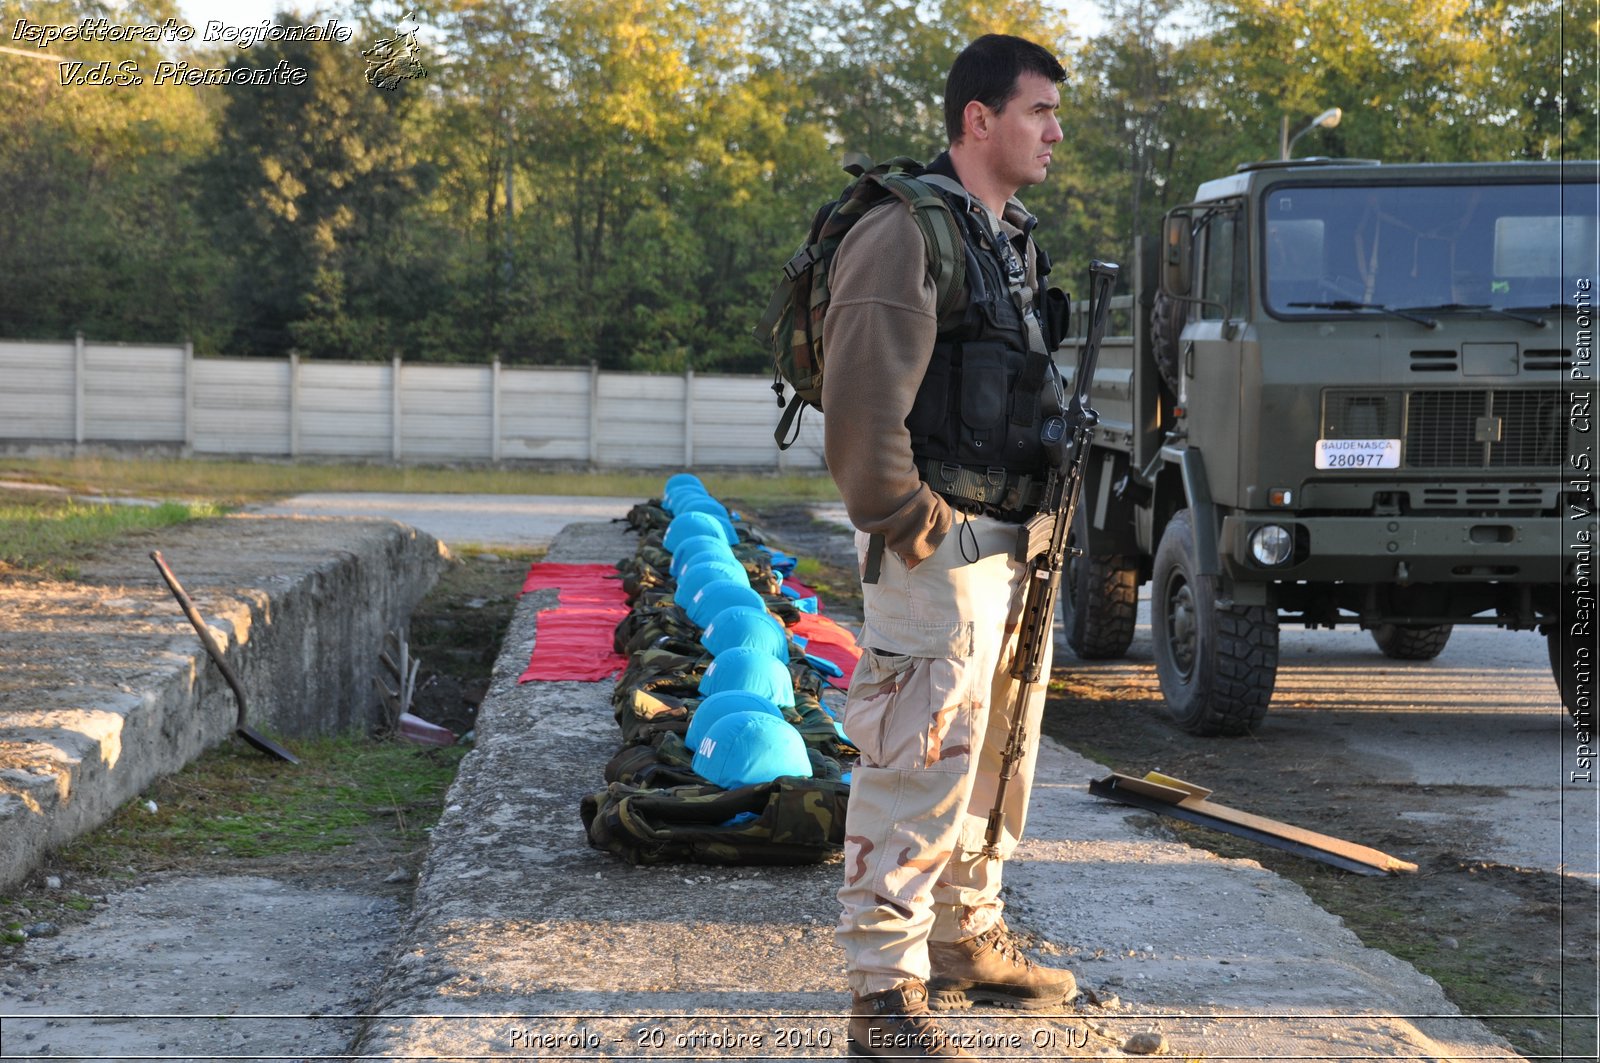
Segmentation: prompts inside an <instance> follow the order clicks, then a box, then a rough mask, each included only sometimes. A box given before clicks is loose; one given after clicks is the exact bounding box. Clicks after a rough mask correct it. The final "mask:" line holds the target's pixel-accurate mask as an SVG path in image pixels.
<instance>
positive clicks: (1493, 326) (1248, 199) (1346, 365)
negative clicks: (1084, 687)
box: [1063, 160, 1597, 734]
mask: <svg viewBox="0 0 1600 1063" xmlns="http://www.w3.org/2000/svg"><path fill="white" fill-rule="evenodd" d="M1595 174H1596V168H1595V166H1594V165H1593V164H1587V165H1577V166H1574V165H1572V164H1567V165H1562V164H1559V163H1481V164H1480V163H1474V164H1408V165H1379V164H1377V163H1373V162H1368V161H1362V160H1297V161H1294V162H1287V163H1264V164H1255V165H1247V166H1244V167H1241V168H1240V170H1239V171H1238V172H1236V173H1234V174H1230V175H1228V176H1226V177H1223V178H1219V179H1217V180H1213V181H1208V182H1206V183H1205V184H1203V185H1201V187H1200V189H1199V190H1198V192H1197V194H1196V196H1195V198H1194V200H1193V201H1192V202H1190V203H1188V204H1185V205H1183V206H1181V207H1178V208H1176V209H1174V210H1173V211H1170V212H1169V213H1168V214H1167V216H1166V218H1165V220H1164V223H1163V228H1162V235H1161V238H1160V239H1159V241H1146V242H1144V243H1143V244H1142V245H1141V248H1140V254H1139V256H1138V260H1137V263H1136V269H1135V271H1134V272H1135V275H1136V277H1137V278H1138V284H1137V290H1136V292H1135V295H1134V297H1133V298H1132V299H1130V300H1129V310H1130V317H1131V323H1132V330H1131V335H1129V336H1126V337H1124V342H1123V343H1121V344H1112V343H1107V344H1106V345H1105V347H1104V348H1103V350H1102V354H1101V368H1100V370H1099V371H1098V372H1097V373H1096V378H1095V381H1094V384H1093V388H1092V392H1091V394H1092V395H1093V397H1094V404H1095V407H1096V409H1097V410H1098V411H1099V413H1100V418H1101V428H1100V430H1099V433H1098V435H1097V437H1096V441H1095V451H1094V452H1093V454H1092V455H1091V460H1090V461H1089V463H1088V464H1089V469H1090V474H1089V476H1088V477H1087V478H1086V482H1085V485H1084V496H1083V497H1084V503H1083V505H1082V506H1081V507H1080V509H1081V512H1082V515H1081V517H1080V519H1079V520H1078V522H1077V527H1076V528H1075V529H1074V537H1075V543H1076V545H1078V546H1079V547H1080V548H1081V550H1082V551H1083V552H1082V556H1080V557H1078V558H1076V559H1075V560H1074V562H1073V566H1074V567H1073V570H1072V571H1070V572H1069V574H1068V579H1067V580H1066V581H1065V582H1066V585H1067V586H1066V593H1065V594H1064V595H1063V598H1064V612H1065V619H1066V622H1067V636H1068V641H1069V644H1071V645H1072V647H1073V649H1074V650H1075V651H1076V652H1078V653H1079V654H1080V655H1081V656H1086V657H1105V656H1119V655H1120V654H1121V653H1123V652H1125V651H1126V649H1127V645H1128V641H1129V640H1130V639H1131V636H1132V612H1133V595H1134V594H1135V593H1136V589H1137V586H1138V585H1139V584H1141V583H1144V582H1149V583H1150V584H1151V593H1150V598H1151V627H1152V638H1153V642H1154V647H1153V648H1154V653H1155V658H1156V666H1157V672H1158V675H1159V677H1160V680H1161V685H1162V691H1163V694H1164V696H1165V698H1166V701H1167V703H1168V705H1169V707H1170V708H1171V709H1172V711H1173V713H1174V714H1175V715H1176V717H1177V718H1178V720H1179V722H1180V723H1181V724H1182V725H1183V726H1185V727H1186V728H1188V729H1190V730H1192V731H1195V732H1196V733H1206V734H1216V733H1240V732H1245V731H1249V730H1251V729H1253V728H1254V727H1256V726H1257V725H1258V724H1259V723H1260V722H1261V720H1262V718H1263V716H1264V714H1265V713H1266V710H1267V706H1268V703H1269V702H1270V699H1271V694H1272V687H1273V684H1274V680H1275V676H1276V670H1277V644H1278V628H1279V625H1280V624H1281V623H1286V622H1287V623H1300V624H1304V625H1305V626H1307V627H1333V626H1335V625H1338V624H1357V625H1359V626H1361V627H1362V628H1364V629H1367V630H1369V631H1371V632H1372V635H1373V638H1374V640H1375V641H1376V643H1377V646H1378V648H1379V650H1380V651H1381V652H1382V653H1384V654H1385V655H1387V656H1389V657H1392V658H1401V659H1425V658H1428V657H1432V656H1435V655H1437V654H1438V653H1439V652H1440V650H1442V649H1443V647H1444V646H1445V644H1446V641H1447V640H1448V638H1449V636H1450V633H1451V630H1452V628H1453V626H1454V625H1457V624H1493V625H1498V626H1500V627H1504V628H1509V629H1523V630H1527V629H1537V630H1539V631H1541V632H1543V633H1545V635H1546V638H1547V640H1548V642H1549V645H1550V648H1551V654H1550V656H1551V663H1552V668H1553V669H1554V670H1555V673H1556V675H1557V678H1558V681H1560V685H1561V688H1562V693H1563V698H1564V700H1565V701H1566V703H1567V705H1568V707H1569V708H1574V706H1575V701H1576V699H1577V698H1579V696H1580V692H1579V691H1578V690H1577V689H1576V687H1575V685H1574V683H1573V682H1572V681H1571V676H1572V675H1573V674H1574V668H1573V666H1572V665H1573V662H1572V661H1571V659H1570V655H1568V656H1566V657H1563V654H1564V653H1565V651H1564V650H1563V648H1562V647H1563V646H1565V645H1566V644H1567V643H1568V642H1569V641H1570V640H1571V636H1570V632H1565V633H1564V632H1563V625H1562V617H1563V615H1570V614H1571V612H1572V609H1571V603H1570V601H1569V602H1567V603H1565V604H1564V602H1563V595H1564V594H1566V595H1568V596H1569V597H1570V595H1571V594H1572V593H1574V591H1575V589H1576V588H1577V587H1578V584H1579V582H1580V577H1583V578H1585V579H1586V578H1587V577H1586V573H1587V566H1586V565H1584V568H1583V571H1582V572H1580V571H1579V568H1578V566H1579V565H1580V564H1581V563H1582V562H1580V561H1579V560H1578V559H1577V558H1575V556H1574V553H1573V551H1572V550H1571V549H1569V546H1570V544H1571V543H1572V542H1574V541H1576V538H1577V537H1578V533H1579V530H1580V529H1589V528H1592V526H1593V524H1594V519H1595V518H1594V495H1593V490H1592V484H1591V477H1592V472H1591V471H1590V470H1589V469H1588V468H1587V467H1586V466H1585V465H1584V464H1583V463H1585V462H1590V461H1592V460H1593V457H1592V453H1591V452H1592V449H1593V435H1592V430H1591V428H1590V426H1589V424H1588V420H1587V418H1588V416H1589V412H1590V411H1589V404H1590V403H1591V402H1592V399H1593V395H1594V383H1593V381H1594V373H1593V362H1592V338H1587V337H1589V336H1590V335H1591V334H1590V333H1588V332H1587V331H1583V332H1580V324H1581V328H1582V329H1583V330H1587V329H1588V328H1589V325H1588V321H1589V315H1590V313H1591V310H1592V299H1593V286H1594V284H1595V283H1596V277H1595V273H1596V262H1597V249H1596V240H1597V224H1596V184H1595ZM1580 318H1581V323H1580ZM1585 534H1590V533H1589V532H1587V531H1585ZM1563 676H1565V677H1566V678H1565V679H1563ZM1583 696H1585V697H1586V696H1587V695H1583ZM1574 711H1576V710H1575V709H1574Z"/></svg>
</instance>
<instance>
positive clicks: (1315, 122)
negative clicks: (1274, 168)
mask: <svg viewBox="0 0 1600 1063" xmlns="http://www.w3.org/2000/svg"><path fill="white" fill-rule="evenodd" d="M1343 117H1344V111H1342V110H1340V109H1339V108H1337V107H1329V108H1328V109H1327V110H1326V111H1323V112H1322V113H1321V114H1319V115H1317V116H1316V117H1315V118H1313V119H1312V120H1311V123H1310V124H1309V125H1307V126H1306V127H1305V128H1304V129H1301V130H1300V131H1299V132H1298V133H1296V134H1295V135H1294V136H1292V137H1291V136H1290V135H1289V117H1288V115H1285V116H1284V118H1283V125H1282V126H1281V127H1280V132H1279V134H1278V158H1279V159H1287V158H1288V157H1289V153H1290V152H1292V151H1293V150H1294V142H1295V141H1297V140H1299V139H1300V138H1301V137H1303V136H1305V135H1306V134H1307V133H1309V132H1311V131H1312V130H1313V129H1316V128H1318V127H1319V126H1320V127H1321V128H1323V129H1332V128H1333V127H1334V126H1336V125H1338V124H1339V119H1341V118H1343Z"/></svg>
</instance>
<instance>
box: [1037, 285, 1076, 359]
mask: <svg viewBox="0 0 1600 1063" xmlns="http://www.w3.org/2000/svg"><path fill="white" fill-rule="evenodd" d="M1043 311H1044V312H1043V313H1042V314H1041V315H1040V316H1041V317H1043V318H1044V342H1045V346H1046V347H1048V348H1050V351H1051V353H1054V352H1055V349H1056V348H1057V347H1059V346H1061V342H1062V341H1063V340H1065V339H1066V338H1067V337H1068V336H1070V335H1071V334H1072V296H1070V295H1068V294H1067V293H1066V292H1064V291H1062V290H1061V289H1060V288H1048V289H1046V290H1045V293H1044V307H1043Z"/></svg>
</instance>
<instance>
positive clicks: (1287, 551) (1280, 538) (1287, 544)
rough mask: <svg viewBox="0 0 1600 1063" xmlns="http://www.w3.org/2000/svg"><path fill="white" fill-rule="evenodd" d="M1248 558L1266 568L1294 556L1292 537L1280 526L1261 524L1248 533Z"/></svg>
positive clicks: (1286, 529)
mask: <svg viewBox="0 0 1600 1063" xmlns="http://www.w3.org/2000/svg"><path fill="white" fill-rule="evenodd" d="M1250 556H1251V557H1253V558H1255V559H1256V564H1258V565H1264V566H1266V567H1268V568H1271V567H1273V566H1274V565H1281V564H1283V563H1284V562H1286V561H1288V560H1289V558H1290V557H1292V556H1294V536H1293V535H1291V534H1290V533H1289V529H1288V528H1285V527H1283V526H1282V525H1280V524H1263V525H1262V526H1261V527H1259V528H1257V529H1256V530H1255V531H1253V532H1251V533H1250Z"/></svg>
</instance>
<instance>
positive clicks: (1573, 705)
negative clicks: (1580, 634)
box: [1544, 625, 1594, 720]
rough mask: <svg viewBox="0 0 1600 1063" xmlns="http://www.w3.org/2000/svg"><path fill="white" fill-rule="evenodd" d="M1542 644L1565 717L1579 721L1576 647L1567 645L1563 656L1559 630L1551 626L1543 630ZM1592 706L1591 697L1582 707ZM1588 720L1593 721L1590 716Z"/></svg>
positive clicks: (1588, 707)
mask: <svg viewBox="0 0 1600 1063" xmlns="http://www.w3.org/2000/svg"><path fill="white" fill-rule="evenodd" d="M1544 644H1545V648H1546V650H1548V652H1549V654H1550V674H1551V675H1552V676H1554V677H1555V680H1556V688H1557V689H1558V690H1560V691H1561V704H1562V705H1563V706H1565V707H1566V710H1567V715H1569V716H1571V717H1572V718H1573V719H1574V720H1576V719H1579V716H1578V711H1579V705H1578V676H1577V669H1576V667H1575V666H1576V664H1577V663H1578V662H1577V654H1576V652H1575V651H1576V649H1577V647H1576V646H1573V645H1570V644H1569V645H1568V646H1567V652H1566V654H1565V655H1563V654H1562V652H1561V628H1560V627H1559V626H1558V625H1551V626H1550V627H1548V628H1546V629H1545V633H1544ZM1593 705H1594V700H1593V696H1592V695H1591V696H1590V698H1589V700H1588V701H1587V702H1586V703H1585V704H1584V705H1583V706H1582V707H1583V708H1584V709H1590V708H1591V707H1592V706H1593ZM1589 719H1591V720H1592V719H1593V716H1592V715H1591V716H1590V717H1589Z"/></svg>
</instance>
